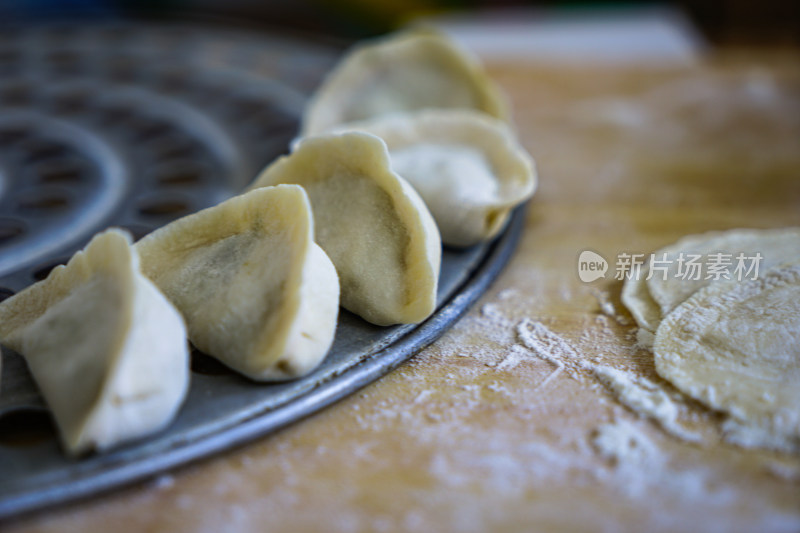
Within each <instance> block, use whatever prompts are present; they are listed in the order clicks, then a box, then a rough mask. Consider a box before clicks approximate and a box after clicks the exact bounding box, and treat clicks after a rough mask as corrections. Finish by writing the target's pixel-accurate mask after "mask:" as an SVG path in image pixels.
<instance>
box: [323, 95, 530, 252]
mask: <svg viewBox="0 0 800 533" xmlns="http://www.w3.org/2000/svg"><path fill="white" fill-rule="evenodd" d="M340 130H344V131H348V130H349V131H364V132H367V133H371V134H373V135H377V136H378V137H380V138H381V139H383V141H384V142H385V143H386V146H387V147H388V148H389V154H390V156H391V161H392V169H393V170H394V171H395V172H397V173H398V174H399V175H400V176H402V177H403V178H404V179H406V180H408V182H409V183H411V185H412V186H413V187H414V188H415V189H416V191H417V192H418V193H419V194H420V196H421V197H422V199H423V200H424V201H425V204H426V205H427V206H428V208H429V209H430V211H431V214H432V215H433V217H434V219H435V220H436V223H437V225H438V227H439V232H440V233H441V236H442V242H444V243H445V244H449V245H453V246H470V245H473V244H476V243H478V242H481V241H484V240H487V239H490V238H491V237H493V236H495V235H496V234H497V233H498V232H499V231H500V230H501V229H502V227H503V225H504V224H505V222H506V220H507V219H508V215H509V214H510V212H511V210H512V209H513V208H514V207H516V206H517V205H519V204H520V203H522V202H524V201H525V200H527V199H528V198H530V197H531V196H532V195H533V192H534V190H535V188H536V172H535V169H534V164H533V160H532V159H531V157H530V156H529V155H528V154H527V152H525V150H524V149H523V148H522V147H521V146H520V145H519V144H518V143H517V141H516V140H515V138H514V134H513V132H512V131H511V130H510V129H509V128H508V126H507V125H506V124H505V123H503V122H501V121H499V120H496V119H493V118H491V117H489V116H486V115H485V114H483V113H479V112H476V111H471V110H464V109H449V110H448V109H430V110H424V111H418V112H412V113H396V114H392V115H387V116H384V117H382V118H376V119H373V120H369V121H364V122H356V123H351V124H346V125H344V126H342V127H341V128H339V129H337V131H340Z"/></svg>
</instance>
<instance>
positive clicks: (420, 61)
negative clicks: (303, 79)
mask: <svg viewBox="0 0 800 533" xmlns="http://www.w3.org/2000/svg"><path fill="white" fill-rule="evenodd" d="M427 108H459V109H474V110H478V111H482V112H484V113H486V114H488V115H491V116H493V117H496V118H498V119H501V120H508V119H509V115H510V113H509V111H508V104H507V103H506V98H505V96H504V95H503V94H502V93H501V91H500V89H499V88H498V87H497V85H495V83H494V82H493V81H492V80H491V79H490V78H489V77H488V76H487V74H486V72H485V71H484V70H483V67H482V66H481V65H480V63H479V62H478V60H477V59H476V58H474V57H473V56H472V55H471V54H470V53H468V52H467V51H466V50H463V49H461V48H460V47H459V46H457V45H456V44H455V43H454V42H453V41H452V40H450V39H449V38H447V37H445V36H444V35H443V34H440V33H438V32H436V31H433V30H429V29H425V30H420V29H417V30H412V31H406V32H402V33H399V34H396V35H391V36H389V37H385V38H382V39H378V40H375V41H373V42H369V43H365V44H359V45H356V46H355V47H354V48H353V49H352V51H350V52H349V53H348V54H347V55H346V56H345V57H344V58H343V59H342V60H341V61H340V63H339V65H338V66H337V67H336V68H335V69H334V70H333V71H332V72H331V73H330V74H329V75H328V76H327V78H326V79H325V81H324V82H323V83H322V85H321V86H320V88H319V89H318V90H317V92H316V93H315V95H314V96H313V98H312V99H311V102H310V103H309V105H308V107H307V108H306V112H305V114H304V117H303V126H302V128H301V131H302V135H303V136H309V135H317V134H319V133H323V132H325V131H327V130H330V129H332V128H334V127H335V126H338V125H341V124H344V123H348V122H354V121H361V120H366V119H369V118H373V117H378V116H381V115H384V114H387V113H393V112H405V111H417V110H420V109H427Z"/></svg>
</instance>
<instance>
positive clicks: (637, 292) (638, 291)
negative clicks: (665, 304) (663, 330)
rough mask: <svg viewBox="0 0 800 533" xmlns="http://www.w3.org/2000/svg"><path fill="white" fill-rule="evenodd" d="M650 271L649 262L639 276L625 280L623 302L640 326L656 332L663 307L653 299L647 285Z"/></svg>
mask: <svg viewBox="0 0 800 533" xmlns="http://www.w3.org/2000/svg"><path fill="white" fill-rule="evenodd" d="M649 272H650V267H649V262H648V263H646V264H645V265H642V268H641V270H640V272H639V275H638V276H633V277H630V278H628V279H626V280H625V284H624V285H623V286H622V303H624V304H625V307H627V308H628V310H629V311H630V312H631V315H633V318H634V320H636V323H637V324H638V325H639V327H640V328H642V329H645V330H647V331H649V332H651V333H655V331H656V329H658V325H659V324H660V323H661V308H660V307H659V306H658V302H656V301H655V300H653V297H652V296H651V295H650V289H649V288H648V287H647V281H646V279H647V274H648V273H649Z"/></svg>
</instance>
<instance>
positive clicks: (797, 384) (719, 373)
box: [654, 261, 800, 452]
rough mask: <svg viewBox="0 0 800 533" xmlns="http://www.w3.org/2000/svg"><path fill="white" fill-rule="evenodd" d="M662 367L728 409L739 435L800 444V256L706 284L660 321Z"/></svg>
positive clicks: (744, 439) (694, 393)
mask: <svg viewBox="0 0 800 533" xmlns="http://www.w3.org/2000/svg"><path fill="white" fill-rule="evenodd" d="M654 352H655V363H656V371H657V372H658V373H659V375H661V376H662V377H663V378H665V379H667V380H669V381H670V382H671V383H672V384H673V385H675V386H676V387H677V388H678V389H680V390H681V391H682V392H684V393H686V394H688V395H689V396H691V397H692V398H695V399H697V400H699V401H701V402H703V403H704V404H706V405H708V406H709V407H711V408H713V409H716V410H719V411H723V412H726V413H728V414H729V415H730V417H731V419H730V421H729V422H732V423H728V424H726V426H725V428H726V429H728V430H734V431H735V432H736V435H735V438H734V439H733V440H734V441H737V442H738V443H740V444H742V445H745V446H763V447H770V448H776V449H782V450H784V451H790V452H792V451H793V452H797V451H798V450H800V262H798V261H795V262H793V263H787V264H783V265H780V266H777V267H775V268H773V269H772V270H770V271H769V272H767V273H766V274H764V275H761V276H760V277H759V278H758V279H755V280H752V279H748V280H746V281H742V282H737V281H726V282H717V283H713V284H711V285H707V286H706V287H704V288H702V289H700V290H698V291H697V292H695V293H694V294H693V295H692V296H690V297H689V298H688V299H687V300H686V301H685V302H683V303H682V304H680V305H679V306H678V307H677V308H676V309H675V310H674V311H673V312H672V313H670V314H669V315H668V316H667V317H666V318H665V319H664V320H663V321H662V322H661V325H660V326H659V327H658V331H657V332H656V340H655V346H654Z"/></svg>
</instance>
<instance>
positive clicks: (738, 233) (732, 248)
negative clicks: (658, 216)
mask: <svg viewBox="0 0 800 533" xmlns="http://www.w3.org/2000/svg"><path fill="white" fill-rule="evenodd" d="M681 252H683V253H684V254H687V253H694V254H701V255H702V260H701V262H703V263H707V262H708V256H709V254H712V253H717V252H722V253H727V254H732V256H733V261H734V263H735V261H736V259H735V256H736V255H737V254H738V253H744V254H745V255H746V256H749V255H752V254H754V253H756V252H759V253H761V255H762V257H763V259H762V260H761V262H760V265H759V272H760V273H763V272H766V271H767V270H769V269H770V268H772V267H773V266H775V265H779V264H781V263H784V262H786V261H790V260H792V259H796V258H800V229H799V228H780V229H766V230H758V229H735V230H728V231H721V232H710V233H703V234H701V235H690V236H688V237H684V238H683V239H681V240H679V241H678V242H676V243H675V244H672V245H670V246H666V247H664V248H661V249H660V250H658V251H657V252H656V253H655V257H656V259H659V260H660V259H662V258H663V254H664V253H666V254H667V259H668V260H670V261H671V263H670V264H669V267H668V270H667V278H666V279H663V274H662V273H658V274H657V275H653V276H652V277H651V278H650V279H649V280H647V286H648V289H649V290H650V294H651V296H652V297H653V300H655V301H656V302H657V303H658V305H659V307H660V308H661V316H662V317H663V316H666V315H667V314H669V313H670V312H671V311H672V310H673V309H675V308H676V307H677V306H678V305H679V304H680V303H681V302H683V301H685V300H686V299H687V298H688V297H689V296H691V295H692V294H694V293H695V292H696V291H698V290H699V289H701V288H703V287H705V286H706V285H708V284H710V283H714V281H713V280H711V279H705V275H704V276H703V279H699V280H690V279H681V277H680V276H678V275H677V272H678V261H677V259H678V256H679V254H680V253H681Z"/></svg>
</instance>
